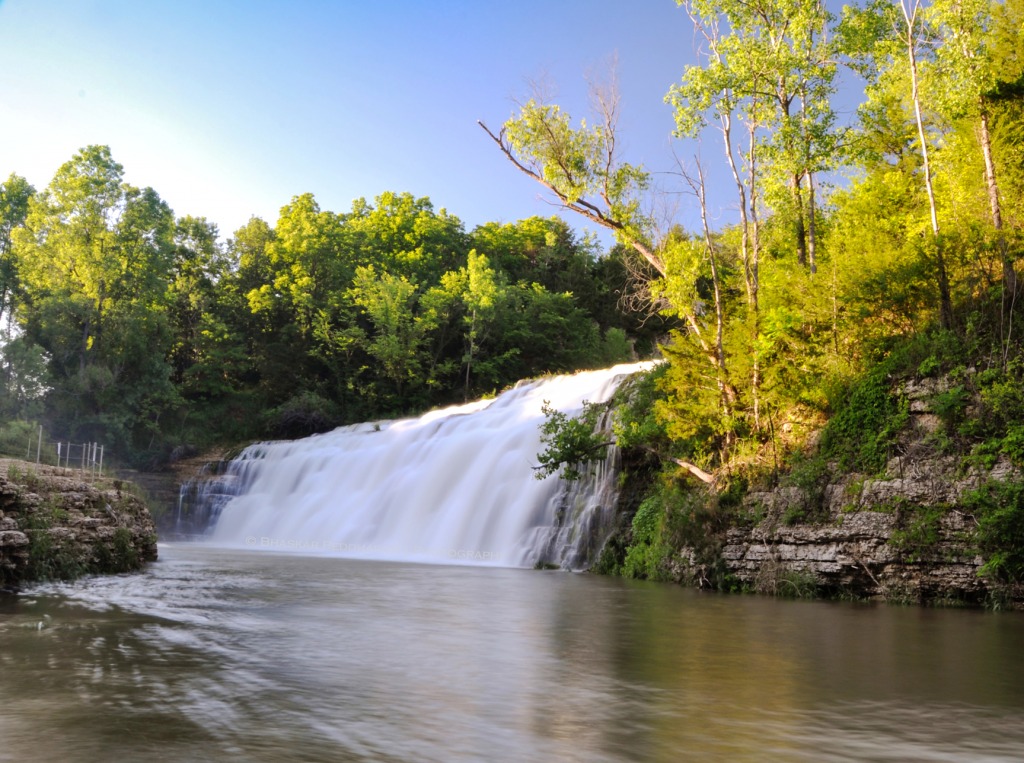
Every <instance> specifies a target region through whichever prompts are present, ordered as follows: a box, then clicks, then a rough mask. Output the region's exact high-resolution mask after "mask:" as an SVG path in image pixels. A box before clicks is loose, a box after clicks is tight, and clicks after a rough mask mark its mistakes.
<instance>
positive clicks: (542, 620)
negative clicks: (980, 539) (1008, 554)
mask: <svg viewBox="0 0 1024 763" xmlns="http://www.w3.org/2000/svg"><path fill="white" fill-rule="evenodd" d="M160 551H161V560H160V561H159V562H157V563H155V564H153V565H151V566H150V567H149V569H148V570H147V571H146V572H144V573H142V574H138V575H129V576H118V577H108V578H91V579H86V580H81V581H77V582H74V583H68V584H46V585H41V586H37V587H35V588H32V589H29V590H27V591H26V592H24V593H22V594H21V595H19V596H16V597H13V596H8V597H5V598H0V761H19V762H21V761H55V760H61V761H98V760H139V761H144V760H160V761H204V760H210V761H475V760H496V761H555V760H558V761H676V760H697V761H715V760H722V761H747V760H749V761H754V760H756V761H764V760H780V761H804V760H806V761H819V762H820V761H1011V760H1013V761H1019V760H1022V759H1024V652H1022V647H1024V616H1021V615H1020V614H1018V613H992V612H977V611H962V610H933V609H918V608H913V607H908V608H899V607H890V606H873V605H856V604H850V603H830V602H799V601H782V600H773V599H768V598H760V597H754V596H722V595H714V594H703V593H700V592H696V591H691V590H686V589H683V588H679V587H676V586H673V585H664V584H654V583H641V582H631V581H625V580H618V579H608V578H602V577H598V576H594V575H589V574H574V573H567V572H538V571H532V570H522V569H501V568H493V567H472V566H443V565H417V564H399V563H391V562H377V561H360V560H351V559H338V558H328V557H315V556H303V555H289V554H285V553H274V552H267V551H239V550H225V549H220V548H214V547H210V546H203V545H199V544H196V545H189V544H180V545H176V544H169V545H162V546H161V549H160Z"/></svg>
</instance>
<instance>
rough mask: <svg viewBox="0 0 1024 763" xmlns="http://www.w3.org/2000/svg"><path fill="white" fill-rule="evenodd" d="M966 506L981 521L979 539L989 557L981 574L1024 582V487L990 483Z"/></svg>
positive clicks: (968, 496) (971, 496) (974, 493)
mask: <svg viewBox="0 0 1024 763" xmlns="http://www.w3.org/2000/svg"><path fill="white" fill-rule="evenodd" d="M963 506H964V508H965V509H966V510H967V511H970V512H972V513H973V514H974V518H975V519H976V520H977V522H978V529H977V530H976V531H975V539H976V541H977V543H978V549H979V550H980V551H981V553H982V555H983V556H984V557H985V564H984V565H983V566H982V568H981V570H980V571H979V574H981V575H985V576H989V577H993V578H996V579H997V580H1000V581H1002V582H1008V583H1015V582H1022V581H1024V484H1020V483H1009V482H998V481H990V482H988V483H986V484H985V485H982V486H981V487H980V488H978V489H977V490H974V491H971V492H969V493H967V494H966V495H965V496H964V498H963Z"/></svg>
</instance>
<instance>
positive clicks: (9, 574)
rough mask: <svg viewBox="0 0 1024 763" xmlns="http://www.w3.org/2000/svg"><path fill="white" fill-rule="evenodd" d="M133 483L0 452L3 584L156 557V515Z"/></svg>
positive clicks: (125, 567) (123, 567)
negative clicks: (135, 491)
mask: <svg viewBox="0 0 1024 763" xmlns="http://www.w3.org/2000/svg"><path fill="white" fill-rule="evenodd" d="M129 487H130V486H129V485H126V484H125V483H122V482H120V481H118V480H102V479H101V480H96V481H86V480H84V479H83V478H82V476H81V475H80V474H79V473H77V472H75V471H68V470H64V469H60V468H57V467H51V466H45V465H37V464H29V463H25V462H21V461H13V460H0V586H3V587H7V588H12V587H16V586H18V585H19V584H21V583H24V582H28V581H32V580H39V579H67V578H73V577H77V576H79V575H86V574H105V573H117V572H129V571H132V570H136V569H139V568H140V567H141V566H142V565H143V564H145V563H146V562H148V561H153V560H155V559H156V554H157V551H156V530H155V528H154V526H153V519H152V517H151V516H150V514H149V511H148V509H147V508H146V505H145V503H144V502H143V501H142V500H141V499H140V498H139V497H138V496H136V495H134V494H133V493H131V492H129V491H128V488H129Z"/></svg>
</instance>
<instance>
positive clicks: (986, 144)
mask: <svg viewBox="0 0 1024 763" xmlns="http://www.w3.org/2000/svg"><path fill="white" fill-rule="evenodd" d="M978 140H979V142H980V143H981V153H982V155H983V156H984V157H985V185H986V186H987V188H988V204H989V207H990V208H991V209H992V227H993V228H995V231H996V245H997V246H998V247H999V258H1000V259H1001V260H1002V265H1003V289H1004V290H1005V293H1006V295H1007V297H1008V298H1011V299H1012V297H1013V296H1014V295H1016V293H1017V272H1016V271H1015V270H1014V269H1013V261H1012V260H1011V259H1010V252H1009V247H1008V246H1007V243H1006V234H1005V233H1003V212H1002V208H1001V207H1000V204H999V184H998V183H997V182H996V166H995V162H993V161H992V136H991V134H990V133H989V128H988V112H987V111H985V109H984V107H982V110H981V125H980V130H979V135H978Z"/></svg>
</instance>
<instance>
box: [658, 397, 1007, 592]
mask: <svg viewBox="0 0 1024 763" xmlns="http://www.w3.org/2000/svg"><path fill="white" fill-rule="evenodd" d="M941 388H942V382H941V380H939V381H935V380H933V381H931V382H929V383H922V382H920V381H918V382H910V383H908V384H907V385H906V386H905V387H904V388H903V389H902V390H901V392H902V394H903V395H904V396H905V397H906V399H908V401H909V412H910V414H911V415H910V419H909V423H908V425H907V427H906V428H905V430H904V431H903V433H902V434H901V438H900V442H899V446H898V448H897V450H898V452H899V455H898V456H895V457H893V458H891V459H890V460H889V462H888V464H887V465H886V468H885V469H884V471H883V472H882V473H880V474H874V475H864V474H842V473H840V472H839V470H838V469H835V468H834V465H832V467H833V468H832V469H830V470H829V473H828V474H827V475H826V478H825V480H824V481H823V483H820V484H818V485H816V486H812V487H807V486H803V487H796V486H785V487H778V488H775V489H773V490H761V491H752V492H749V493H747V495H746V496H745V497H744V499H743V507H742V509H743V510H742V511H740V512H738V516H739V517H740V518H741V520H740V521H737V522H736V523H735V524H734V525H733V526H732V527H730V528H728V529H727V530H725V531H724V533H722V534H721V536H720V537H718V538H716V539H715V540H714V542H713V543H712V544H711V545H710V546H709V547H708V548H703V549H694V548H683V549H680V553H678V554H677V555H675V558H674V560H673V561H672V562H671V563H670V566H671V568H672V575H673V577H675V578H676V579H677V580H681V581H687V582H691V583H697V584H700V583H701V582H702V581H704V582H706V581H707V580H708V579H709V578H710V577H711V568H712V567H715V568H716V569H715V571H716V572H718V573H723V572H724V573H725V575H726V576H728V577H729V578H730V579H731V580H733V581H735V582H738V583H739V584H740V585H741V586H742V587H744V588H748V589H752V590H756V591H759V592H762V593H770V594H779V595H787V594H788V595H808V592H810V595H820V594H827V595H838V596H844V597H849V598H867V599H881V600H885V601H892V602H900V603H911V602H919V603H945V604H967V605H988V606H1003V607H1012V608H1024V586H1022V585H1021V584H1019V583H1017V584H1010V583H1007V582H1005V581H1001V580H999V579H998V576H996V575H992V574H990V571H989V570H987V569H986V568H985V562H986V554H985V553H983V549H982V548H981V547H980V545H979V536H978V532H977V530H978V527H979V517H978V516H977V512H976V511H975V510H974V509H973V508H972V507H971V506H970V505H968V504H969V502H970V496H971V494H972V493H975V494H976V493H977V491H978V490H979V489H982V488H983V486H986V485H988V486H991V485H997V486H999V485H1004V486H1013V485H1019V484H1020V483H1021V482H1022V481H1024V475H1022V474H1021V472H1020V470H1018V469H1017V468H1015V467H1014V466H1013V465H1012V464H1011V463H1010V462H1009V461H1008V460H1006V459H1005V458H1001V459H1000V460H998V461H997V462H996V463H995V464H994V466H992V467H991V468H982V467H980V466H977V465H976V466H973V467H971V468H966V467H965V465H964V461H963V460H962V459H961V458H958V457H956V456H951V455H947V454H945V453H944V451H943V449H942V448H941V447H938V446H937V445H936V442H937V438H936V433H937V432H938V431H939V428H940V427H941V422H940V421H939V420H938V417H936V416H935V415H934V413H933V411H932V410H931V407H930V405H929V401H930V400H931V399H932V397H933V396H934V395H935V394H936V392H937V391H941Z"/></svg>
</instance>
